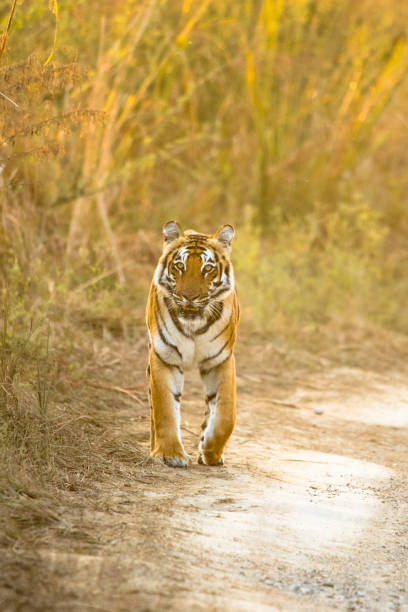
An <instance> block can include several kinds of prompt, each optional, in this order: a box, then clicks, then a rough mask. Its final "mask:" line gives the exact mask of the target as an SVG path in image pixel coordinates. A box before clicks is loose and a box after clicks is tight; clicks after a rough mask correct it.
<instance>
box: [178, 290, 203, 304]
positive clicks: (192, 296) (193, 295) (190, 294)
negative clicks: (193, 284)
mask: <svg viewBox="0 0 408 612" xmlns="http://www.w3.org/2000/svg"><path fill="white" fill-rule="evenodd" d="M182 297H183V298H184V299H186V300H187V301H188V302H194V300H197V299H198V298H199V297H200V294H199V293H195V292H190V291H184V292H183V293H182Z"/></svg>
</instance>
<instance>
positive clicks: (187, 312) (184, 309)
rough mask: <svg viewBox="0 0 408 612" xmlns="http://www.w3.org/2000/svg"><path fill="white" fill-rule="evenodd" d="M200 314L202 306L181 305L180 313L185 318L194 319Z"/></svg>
mask: <svg viewBox="0 0 408 612" xmlns="http://www.w3.org/2000/svg"><path fill="white" fill-rule="evenodd" d="M201 314H202V308H198V307H196V306H181V307H180V315H181V316H182V317H184V318H185V319H194V318H195V317H199V316H201Z"/></svg>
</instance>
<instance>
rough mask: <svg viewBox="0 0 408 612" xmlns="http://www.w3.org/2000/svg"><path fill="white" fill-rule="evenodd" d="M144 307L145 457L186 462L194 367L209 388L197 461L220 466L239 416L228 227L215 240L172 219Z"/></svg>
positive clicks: (234, 296) (231, 232)
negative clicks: (184, 402) (187, 384)
mask: <svg viewBox="0 0 408 612" xmlns="http://www.w3.org/2000/svg"><path fill="white" fill-rule="evenodd" d="M163 235H164V246H163V253H162V255H161V257H160V259H159V262H158V265H157V267H156V270H155V272H154V276H153V282H152V285H151V288H150V292H149V298H148V302H147V309H146V321H147V327H148V336H149V366H148V369H147V374H148V379H149V401H150V415H151V418H150V425H151V426H150V432H151V436H150V452H151V455H152V456H154V457H158V458H160V459H161V460H162V461H163V462H164V463H166V464H167V465H170V466H173V467H186V466H187V463H188V460H189V457H188V455H187V453H186V452H185V450H184V446H183V442H182V439H181V432H180V401H181V395H182V391H183V382H184V371H185V370H186V369H190V368H192V367H197V368H198V369H199V372H200V375H201V378H202V380H203V382H204V386H205V390H206V413H205V418H204V421H203V424H202V433H201V438H200V444H199V454H198V462H199V463H202V464H206V465H219V464H222V463H223V462H224V455H223V452H224V447H225V445H226V443H227V441H228V439H229V437H230V435H231V433H232V431H233V428H234V425H235V419H236V390H235V387H236V384H235V361H234V355H233V348H234V344H235V340H236V334H237V327H238V322H239V305H238V300H237V294H236V290H235V280H234V272H233V268H232V264H231V261H230V245H231V241H232V239H233V237H234V229H233V227H232V226H231V225H223V226H222V227H220V228H219V229H218V231H217V232H216V233H215V234H214V235H206V234H199V233H197V232H195V231H193V230H188V231H186V232H183V230H182V229H181V228H180V226H179V225H178V223H176V222H175V221H169V222H168V223H166V225H165V226H164V228H163Z"/></svg>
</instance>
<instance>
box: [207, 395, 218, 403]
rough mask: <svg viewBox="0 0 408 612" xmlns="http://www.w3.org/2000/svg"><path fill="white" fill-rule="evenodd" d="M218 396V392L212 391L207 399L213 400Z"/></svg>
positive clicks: (208, 400)
mask: <svg viewBox="0 0 408 612" xmlns="http://www.w3.org/2000/svg"><path fill="white" fill-rule="evenodd" d="M216 397H217V393H211V394H210V395H207V397H206V400H207V402H212V401H213V399H215V398H216Z"/></svg>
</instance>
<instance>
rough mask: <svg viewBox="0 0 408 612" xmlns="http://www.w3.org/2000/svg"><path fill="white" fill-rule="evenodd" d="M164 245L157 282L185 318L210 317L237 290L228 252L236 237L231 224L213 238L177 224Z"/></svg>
mask: <svg viewBox="0 0 408 612" xmlns="http://www.w3.org/2000/svg"><path fill="white" fill-rule="evenodd" d="M163 233H164V237H165V245H164V250H163V255H162V257H161V259H160V261H159V265H158V268H157V271H156V275H155V276H156V282H157V284H158V285H159V286H160V287H161V288H162V289H164V291H165V293H166V296H167V299H168V300H169V305H170V307H171V308H172V309H173V311H174V312H176V314H177V315H178V316H179V317H181V318H183V319H197V318H202V317H205V315H206V314H210V313H211V312H212V311H213V310H214V308H215V309H216V308H217V303H219V302H220V301H222V300H224V299H225V298H226V297H227V296H228V295H229V294H230V293H231V292H232V291H233V288H234V278H233V270H232V266H231V265H230V263H229V250H230V244H231V240H232V238H233V237H234V229H233V227H232V226H231V225H223V226H222V227H220V228H219V230H218V231H217V232H216V233H215V234H214V235H205V234H198V233H197V232H194V231H192V230H188V231H186V232H184V233H183V232H182V230H181V228H180V226H179V225H178V224H177V223H175V222H174V221H170V222H169V223H167V224H166V225H165V227H164V230H163Z"/></svg>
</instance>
